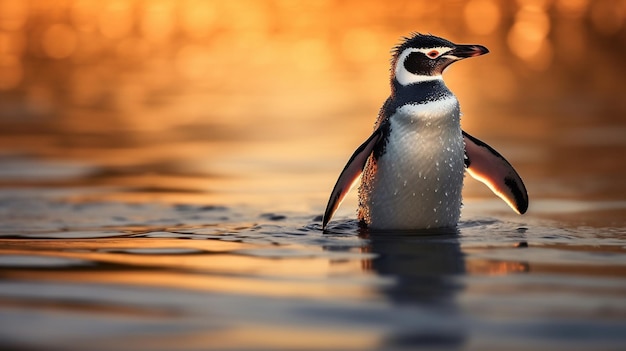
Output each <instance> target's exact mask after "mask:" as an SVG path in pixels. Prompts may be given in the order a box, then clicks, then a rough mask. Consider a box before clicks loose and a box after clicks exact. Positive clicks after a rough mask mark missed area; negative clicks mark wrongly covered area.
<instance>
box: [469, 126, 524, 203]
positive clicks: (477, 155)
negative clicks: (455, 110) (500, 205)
mask: <svg viewBox="0 0 626 351" xmlns="http://www.w3.org/2000/svg"><path fill="white" fill-rule="evenodd" d="M463 139H464V141H465V156H466V157H467V158H466V159H465V165H466V167H467V172H468V173H469V174H470V175H471V176H472V177H473V178H475V179H477V180H479V181H481V182H483V183H484V184H485V185H487V186H488V187H489V189H491V191H493V192H494V194H496V195H498V196H499V197H500V198H501V199H502V200H504V202H506V203H507V204H508V205H509V206H510V207H511V208H512V209H513V210H514V211H515V212H517V213H519V214H523V213H525V212H526V210H527V209H528V193H527V191H526V186H524V182H523V181H522V178H521V177H520V176H519V174H517V172H516V171H515V169H514V168H513V166H511V164H510V163H509V161H507V160H506V159H505V158H504V157H503V156H502V155H500V154H499V153H498V152H497V151H496V150H494V149H493V148H492V147H491V146H489V145H487V144H485V143H484V142H482V141H480V140H478V139H476V138H474V137H473V136H471V135H469V134H467V133H465V131H463Z"/></svg>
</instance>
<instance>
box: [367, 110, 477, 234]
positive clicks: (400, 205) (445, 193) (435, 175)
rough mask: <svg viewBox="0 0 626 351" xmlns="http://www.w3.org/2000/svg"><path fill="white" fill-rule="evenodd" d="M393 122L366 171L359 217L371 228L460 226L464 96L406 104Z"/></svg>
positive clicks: (393, 117) (394, 116)
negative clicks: (460, 105) (461, 105)
mask: <svg viewBox="0 0 626 351" xmlns="http://www.w3.org/2000/svg"><path fill="white" fill-rule="evenodd" d="M431 104H432V105H435V106H432V105H431ZM429 105H431V106H429ZM390 128H391V129H390V130H391V131H390V135H389V138H388V141H387V144H386V148H385V153H384V154H383V155H382V156H381V157H380V158H379V159H378V161H377V162H374V161H373V160H372V159H370V161H369V162H368V164H367V166H366V169H365V172H364V174H363V179H362V183H361V187H360V188H359V218H360V219H361V220H363V221H364V222H365V223H366V224H367V225H368V227H369V228H371V229H422V228H440V227H455V226H456V225H457V223H458V220H459V217H460V214H461V190H462V188H463V177H464V171H465V169H464V157H465V156H464V155H465V151H464V150H465V146H464V143H463V136H462V133H461V127H460V118H459V108H458V102H457V101H456V99H455V98H450V99H448V100H444V101H443V102H442V101H437V102H431V103H429V104H426V105H414V106H410V107H409V106H403V107H401V108H400V109H398V111H397V112H396V114H394V115H393V116H392V117H391V118H390Z"/></svg>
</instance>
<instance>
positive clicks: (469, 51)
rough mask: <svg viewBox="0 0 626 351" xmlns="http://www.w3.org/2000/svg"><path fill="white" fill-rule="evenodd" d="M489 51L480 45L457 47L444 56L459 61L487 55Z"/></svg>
mask: <svg viewBox="0 0 626 351" xmlns="http://www.w3.org/2000/svg"><path fill="white" fill-rule="evenodd" d="M488 52H489V50H488V49H487V48H486V47H484V46H482V45H457V46H456V47H455V48H454V49H453V50H451V51H448V52H447V53H446V54H445V56H450V57H451V58H452V57H453V58H456V59H457V60H461V59H464V58H468V57H476V56H480V55H484V54H486V53H488Z"/></svg>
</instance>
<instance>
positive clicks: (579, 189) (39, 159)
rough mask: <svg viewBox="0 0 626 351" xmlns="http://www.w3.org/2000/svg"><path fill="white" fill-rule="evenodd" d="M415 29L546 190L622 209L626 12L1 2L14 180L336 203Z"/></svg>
mask: <svg viewBox="0 0 626 351" xmlns="http://www.w3.org/2000/svg"><path fill="white" fill-rule="evenodd" d="M414 31H419V32H429V33H432V34H435V35H438V36H442V37H445V38H447V39H450V40H451V41H454V42H459V43H475V44H482V45H485V46H487V47H488V48H489V49H490V50H491V53H490V54H489V55H487V56H484V57H481V58H477V59H473V60H468V61H465V62H462V63H458V64H456V65H454V66H453V67H452V68H450V69H449V70H448V72H447V73H446V77H445V78H446V82H447V84H448V85H449V87H450V88H451V90H452V91H453V92H455V94H457V96H458V97H459V100H460V102H461V106H462V109H463V111H464V118H463V122H462V123H463V127H464V129H465V130H466V131H468V132H469V133H472V134H474V135H476V136H477V137H479V138H481V139H484V140H486V141H487V142H489V143H490V144H492V145H493V146H494V147H496V148H497V149H499V150H500V151H502V152H503V153H504V154H505V155H506V156H507V157H508V158H509V160H510V161H511V162H512V163H513V164H515V165H516V167H517V168H518V170H519V171H520V173H521V174H522V175H523V176H524V177H525V179H528V180H527V182H528V183H529V188H530V189H531V193H532V194H531V195H534V196H545V197H553V196H557V197H583V198H587V197H600V198H615V197H619V198H623V194H624V193H625V192H626V188H625V187H626V185H624V184H623V181H622V182H617V183H616V181H615V179H616V177H621V178H622V179H623V176H624V175H625V172H624V166H622V165H621V164H620V163H621V162H616V160H615V158H616V157H619V155H621V154H622V152H623V151H624V149H625V142H624V140H625V136H626V123H625V115H626V99H624V94H625V93H626V84H625V83H624V76H625V71H626V68H625V65H624V62H625V61H626V60H625V59H626V45H625V44H626V1H623V0H596V1H591V0H519V1H504V0H468V1H422V0H417V1H416V0H413V1H395V0H394V1H385V2H380V1H331V0H324V1H288V0H261V1H253V0H236V1H202V0H183V1H174V0H153V1H148V0H145V1H141V0H130V1H121V0H120V1H118V0H110V1H92V0H62V1H61V0H60V1H49V0H32V1H14V0H0V156H1V158H0V162H1V163H2V165H3V168H4V169H5V171H3V172H0V186H2V188H5V189H8V188H15V187H24V188H32V187H34V188H38V189H50V188H64V189H67V188H68V189H70V190H72V189H82V188H81V187H96V188H99V189H105V191H104V192H106V193H109V194H115V197H117V198H120V197H121V198H125V199H145V198H146V197H147V198H149V199H155V200H160V199H176V200H177V201H179V200H181V201H187V200H188V201H208V200H211V201H218V202H241V203H250V202H252V203H254V202H256V201H262V202H263V201H265V202H266V203H276V202H281V201H282V202H285V201H286V203H289V204H290V206H292V205H293V203H305V204H307V205H306V206H313V207H314V208H315V209H316V210H318V209H319V208H321V207H322V206H323V205H324V203H323V202H325V196H326V193H327V191H329V190H330V189H329V188H330V187H331V186H332V184H333V183H334V181H335V179H336V178H335V177H336V175H337V174H338V172H339V170H340V169H341V168H342V167H343V164H344V162H345V160H347V158H348V156H349V155H350V153H351V152H352V151H353V150H354V148H355V147H356V146H357V145H358V144H359V143H360V142H361V141H362V140H364V139H365V138H366V137H367V136H368V134H369V132H370V131H371V128H372V124H373V121H374V119H375V117H376V113H377V111H378V109H379V107H380V106H381V104H382V102H383V101H384V99H385V98H386V96H387V95H388V92H389V88H388V84H389V83H388V79H389V67H388V65H389V58H390V57H389V56H390V49H391V47H392V46H393V45H395V44H396V43H398V40H399V38H400V37H402V36H404V35H408V34H409V33H411V32H414ZM581 159H585V160H586V162H587V163H586V164H585V167H584V169H585V170H586V172H587V173H584V174H583V173H582V172H583V170H582V169H581V167H580V160H581ZM616 187H617V189H616ZM573 189H575V191H573ZM467 191H468V193H469V194H470V195H476V196H481V195H482V194H485V193H483V192H482V191H483V189H482V188H479V186H477V187H474V186H473V185H470V186H469V188H468V189H467ZM71 193H72V194H73V195H74V196H76V197H79V198H80V197H84V196H86V193H85V192H84V191H82V190H81V191H74V192H72V191H71ZM294 194H298V195H297V196H296V199H294V196H295V195H294ZM98 196H102V194H99V195H98ZM207 199H208V200H207ZM289 199H291V200H289ZM318 202H319V204H318ZM312 203H314V204H315V205H312ZM290 208H293V207H290ZM531 209H532V208H531Z"/></svg>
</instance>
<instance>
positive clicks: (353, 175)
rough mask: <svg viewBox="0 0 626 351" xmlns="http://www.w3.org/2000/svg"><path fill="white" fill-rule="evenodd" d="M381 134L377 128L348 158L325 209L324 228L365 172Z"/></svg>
mask: <svg viewBox="0 0 626 351" xmlns="http://www.w3.org/2000/svg"><path fill="white" fill-rule="evenodd" d="M381 136H382V130H381V129H380V128H379V129H377V130H375V131H374V133H372V135H371V136H370V137H369V138H367V140H365V142H364V143H363V144H361V146H359V147H358V148H357V149H356V151H354V153H353V154H352V157H350V160H348V163H347V164H346V166H345V167H344V168H343V171H341V174H340V175H339V179H337V183H335V187H334V188H333V191H332V192H331V193H330V198H329V199H328V204H327V205H326V211H324V217H323V220H322V230H324V229H325V228H326V224H328V222H329V221H330V219H331V218H332V217H333V214H335V211H336V210H337V208H339V205H341V202H342V201H343V199H344V198H345V197H346V195H347V194H348V191H350V188H352V185H353V184H354V182H355V181H356V179H357V178H358V177H359V176H360V175H361V173H363V168H365V164H366V163H367V159H368V158H369V157H370V155H371V154H372V151H374V147H375V146H376V144H377V143H378V142H379V141H380V139H381Z"/></svg>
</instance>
